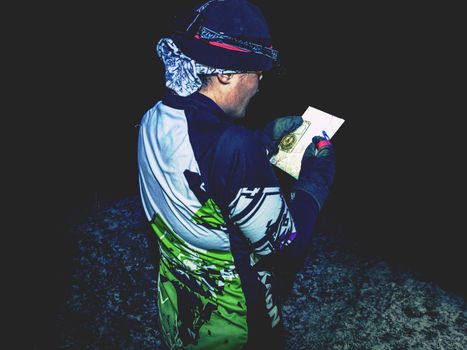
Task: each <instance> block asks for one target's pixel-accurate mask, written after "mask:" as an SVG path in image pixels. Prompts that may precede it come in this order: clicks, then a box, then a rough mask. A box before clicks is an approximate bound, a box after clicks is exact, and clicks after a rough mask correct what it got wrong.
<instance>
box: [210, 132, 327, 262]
mask: <svg viewBox="0 0 467 350" xmlns="http://www.w3.org/2000/svg"><path fill="white" fill-rule="evenodd" d="M214 159H215V160H214V165H213V167H212V169H211V171H210V180H209V183H210V184H211V185H210V186H211V191H212V192H213V194H214V196H215V200H216V202H217V203H219V205H220V207H221V208H222V210H223V214H224V217H226V218H228V220H229V222H230V223H231V224H232V225H234V226H235V227H236V228H238V229H239V231H240V232H241V233H242V234H243V235H244V236H245V237H246V239H247V240H248V242H249V243H250V247H251V249H252V255H251V256H252V259H253V261H254V262H255V263H256V264H257V267H258V268H266V269H274V268H276V267H278V266H280V267H281V269H282V268H284V267H286V269H288V270H291V271H293V270H296V269H298V268H299V267H300V266H301V265H302V263H303V260H304V258H305V256H306V253H307V247H308V246H309V242H310V239H311V234H312V232H313V227H314V225H315V223H316V219H317V216H318V213H319V209H318V208H319V204H318V203H317V202H316V200H315V199H314V197H313V196H312V195H310V193H308V192H307V191H303V190H301V189H296V194H295V198H294V199H293V200H292V201H291V204H290V207H289V206H288V205H287V203H286V201H285V198H284V196H283V194H282V192H281V189H280V187H279V183H278V179H277V177H276V176H275V174H274V171H273V168H272V166H271V164H270V163H269V160H268V157H267V155H266V150H265V148H264V147H263V146H262V145H261V144H260V143H259V142H258V140H257V138H255V137H254V135H253V134H252V133H251V132H250V131H248V130H246V129H243V128H237V127H234V128H230V129H228V130H227V131H226V132H225V133H224V134H223V135H222V136H221V138H220V140H219V145H218V148H217V150H216V155H215V158H214Z"/></svg>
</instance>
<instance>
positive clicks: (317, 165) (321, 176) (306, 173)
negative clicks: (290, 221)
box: [292, 136, 336, 210]
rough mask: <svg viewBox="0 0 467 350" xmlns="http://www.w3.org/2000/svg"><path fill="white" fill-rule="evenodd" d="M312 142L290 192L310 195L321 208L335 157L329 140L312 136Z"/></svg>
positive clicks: (333, 170) (328, 185) (326, 195)
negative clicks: (297, 191) (296, 191)
mask: <svg viewBox="0 0 467 350" xmlns="http://www.w3.org/2000/svg"><path fill="white" fill-rule="evenodd" d="M312 141H313V142H312V143H310V145H309V146H308V147H307V149H306V150H305V153H304V155H303V158H302V164H301V169H300V174H299V175H298V180H297V181H296V182H295V183H294V184H293V185H292V191H295V190H301V191H304V192H306V193H308V194H310V195H311V196H312V197H313V198H314V199H315V201H316V203H317V204H318V207H319V209H320V210H321V209H322V207H323V204H324V202H325V201H326V198H327V197H328V193H329V189H330V187H331V185H332V183H333V181H334V175H335V172H336V156H335V153H334V147H333V145H332V144H331V142H330V141H329V140H326V139H324V138H323V137H321V136H314V137H313V140H312Z"/></svg>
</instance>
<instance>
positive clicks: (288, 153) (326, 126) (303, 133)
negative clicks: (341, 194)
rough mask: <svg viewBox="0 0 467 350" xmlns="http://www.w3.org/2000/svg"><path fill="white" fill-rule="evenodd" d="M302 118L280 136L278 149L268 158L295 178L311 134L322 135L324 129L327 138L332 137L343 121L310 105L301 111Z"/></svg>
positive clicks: (311, 136)
mask: <svg viewBox="0 0 467 350" xmlns="http://www.w3.org/2000/svg"><path fill="white" fill-rule="evenodd" d="M302 118H303V124H302V125H301V126H300V127H299V128H298V129H297V130H295V131H294V132H292V133H290V134H288V135H285V136H284V137H283V138H282V140H281V142H280V144H279V151H278V152H277V153H276V154H275V155H273V156H272V157H271V159H270V161H271V163H272V164H274V165H275V166H277V167H278V168H280V169H282V170H283V171H285V172H287V173H289V174H290V175H292V176H293V177H294V178H296V179H298V174H299V173H300V167H301V162H302V157H303V153H304V152H305V149H306V148H307V146H308V145H309V144H310V143H311V140H312V138H313V136H316V135H319V136H323V131H324V133H325V134H327V136H328V137H329V138H332V137H333V136H334V134H335V133H336V132H337V130H338V129H339V128H340V127H341V125H342V124H343V123H344V119H342V118H338V117H335V116H333V115H331V114H329V113H326V112H323V111H321V110H319V109H317V108H314V107H311V106H309V107H308V108H307V110H306V111H305V113H303V115H302Z"/></svg>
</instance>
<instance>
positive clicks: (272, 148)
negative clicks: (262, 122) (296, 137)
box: [263, 115, 303, 157]
mask: <svg viewBox="0 0 467 350" xmlns="http://www.w3.org/2000/svg"><path fill="white" fill-rule="evenodd" d="M302 123H303V118H302V117H301V116H299V115H294V116H285V117H279V118H276V119H274V120H273V121H271V122H269V123H268V124H266V126H265V127H264V129H263V132H264V133H265V134H266V135H267V136H268V139H269V142H267V145H266V147H267V149H268V151H269V157H271V156H272V155H273V154H275V153H277V151H278V150H279V143H280V142H281V140H282V138H283V137H284V136H285V135H287V134H289V133H291V132H292V131H294V130H296V129H297V128H298V127H299V126H300V125H302Z"/></svg>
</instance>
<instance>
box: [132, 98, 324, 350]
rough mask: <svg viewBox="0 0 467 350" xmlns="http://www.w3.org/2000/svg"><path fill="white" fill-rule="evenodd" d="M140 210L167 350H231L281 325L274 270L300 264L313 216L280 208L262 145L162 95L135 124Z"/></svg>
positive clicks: (214, 115)
mask: <svg viewBox="0 0 467 350" xmlns="http://www.w3.org/2000/svg"><path fill="white" fill-rule="evenodd" d="M138 164H139V184H140V194H141V199H142V204H143V207H144V210H145V213H146V216H147V218H148V220H149V221H150V223H151V226H152V228H153V230H154V232H155V234H156V235H157V237H158V242H159V250H160V267H159V278H158V306H159V319H160V329H161V331H162V335H163V338H164V341H165V342H166V344H167V345H168V346H169V347H170V348H192V349H198V348H199V349H203V348H205V349H239V348H244V347H246V345H248V346H251V345H252V344H255V345H258V344H261V343H262V342H264V343H265V342H267V337H268V334H271V332H274V329H275V327H277V326H278V325H280V322H281V320H280V317H281V315H280V308H279V305H278V304H277V301H276V296H275V295H274V281H273V277H274V272H273V271H274V269H275V268H282V269H285V268H287V267H290V268H293V267H296V266H297V262H300V261H301V259H303V257H304V254H305V249H306V246H307V244H308V242H309V239H310V235H311V232H312V230H313V226H314V224H315V221H316V217H317V215H318V207H317V205H316V203H315V202H314V200H313V199H312V198H311V197H310V196H308V195H307V194H306V193H304V192H300V191H297V193H296V195H295V198H294V199H293V200H292V201H291V202H290V205H288V204H287V203H288V202H287V201H286V199H285V198H284V195H283V193H282V192H281V188H280V186H279V181H278V179H277V177H276V175H275V173H274V170H273V168H272V166H271V164H270V162H269V160H268V157H267V151H266V148H265V146H264V145H263V143H262V142H261V138H259V137H258V136H257V134H256V133H255V132H253V131H252V130H249V129H247V128H244V127H242V126H239V125H237V124H236V123H235V122H234V120H233V119H231V118H229V117H228V116H227V115H226V114H225V113H224V112H223V111H222V109H221V108H220V107H219V106H218V105H216V104H215V103H214V102H213V101H212V100H211V99H209V98H208V97H206V96H204V95H202V94H200V93H194V94H192V95H190V96H187V97H180V96H176V95H173V94H170V93H167V94H166V95H165V97H164V98H163V99H162V100H161V101H158V102H157V103H156V104H155V105H154V106H153V107H152V108H151V109H149V110H148V111H147V112H146V113H145V115H144V116H143V118H142V121H141V124H140V130H139V139H138Z"/></svg>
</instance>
